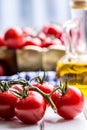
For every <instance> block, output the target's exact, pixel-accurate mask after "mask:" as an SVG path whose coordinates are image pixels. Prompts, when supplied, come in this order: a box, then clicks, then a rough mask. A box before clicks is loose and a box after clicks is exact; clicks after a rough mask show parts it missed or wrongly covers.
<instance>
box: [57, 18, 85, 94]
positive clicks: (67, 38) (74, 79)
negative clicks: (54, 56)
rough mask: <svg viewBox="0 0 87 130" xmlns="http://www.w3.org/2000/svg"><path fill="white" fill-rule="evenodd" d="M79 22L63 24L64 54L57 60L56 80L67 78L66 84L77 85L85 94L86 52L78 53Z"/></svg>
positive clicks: (71, 21)
mask: <svg viewBox="0 0 87 130" xmlns="http://www.w3.org/2000/svg"><path fill="white" fill-rule="evenodd" d="M79 31H80V30H79V22H78V20H76V21H75V20H70V21H67V22H66V23H65V24H64V26H63V38H64V43H65V47H66V54H65V55H64V56H63V57H62V58H61V59H60V60H59V61H58V62H57V67H56V73H57V77H58V80H59V81H60V80H62V82H63V81H65V79H67V80H68V84H69V85H72V86H76V87H78V88H79V89H80V90H81V91H82V92H83V94H84V95H85V96H87V54H86V53H85V52H82V53H79V52H78V46H79V45H80V43H79V41H80V39H79V37H78V34H79Z"/></svg>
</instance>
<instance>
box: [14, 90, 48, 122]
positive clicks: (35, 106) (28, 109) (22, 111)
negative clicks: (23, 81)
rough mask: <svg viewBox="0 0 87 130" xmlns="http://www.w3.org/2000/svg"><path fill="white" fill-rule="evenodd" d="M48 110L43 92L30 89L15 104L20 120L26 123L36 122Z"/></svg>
mask: <svg viewBox="0 0 87 130" xmlns="http://www.w3.org/2000/svg"><path fill="white" fill-rule="evenodd" d="M45 110H46V102H45V100H44V98H43V97H42V95H41V94H39V93H38V92H35V91H29V94H28V95H27V96H26V97H25V98H23V99H19V100H18V101H17V103H16V105H15V113H16V116H17V117H18V119H19V120H21V121H22V122H24V123H26V124H35V123H37V122H38V121H39V120H41V119H42V117H43V116H44V113H45Z"/></svg>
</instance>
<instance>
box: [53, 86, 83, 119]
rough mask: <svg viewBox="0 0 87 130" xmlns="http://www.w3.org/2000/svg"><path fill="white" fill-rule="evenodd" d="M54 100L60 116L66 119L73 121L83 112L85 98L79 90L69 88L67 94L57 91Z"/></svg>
mask: <svg viewBox="0 0 87 130" xmlns="http://www.w3.org/2000/svg"><path fill="white" fill-rule="evenodd" d="M52 100H53V102H54V104H55V105H56V108H57V113H58V115H60V116H61V117H63V118H64V119H73V118H75V117H76V116H77V115H78V114H79V113H81V112H82V110H83V106H84V96H83V94H82V92H81V91H80V90H79V89H78V88H76V87H73V86H69V87H67V91H66V93H65V94H62V93H61V92H59V91H56V92H55V93H53V95H52Z"/></svg>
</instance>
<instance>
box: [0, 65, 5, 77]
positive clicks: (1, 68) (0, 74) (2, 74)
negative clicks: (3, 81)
mask: <svg viewBox="0 0 87 130" xmlns="http://www.w3.org/2000/svg"><path fill="white" fill-rule="evenodd" d="M4 75H5V69H4V67H3V66H2V65H0V76H4Z"/></svg>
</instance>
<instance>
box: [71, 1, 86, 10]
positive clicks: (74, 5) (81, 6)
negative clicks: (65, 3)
mask: <svg viewBox="0 0 87 130" xmlns="http://www.w3.org/2000/svg"><path fill="white" fill-rule="evenodd" d="M70 5H71V7H72V8H74V9H87V0H70Z"/></svg>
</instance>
